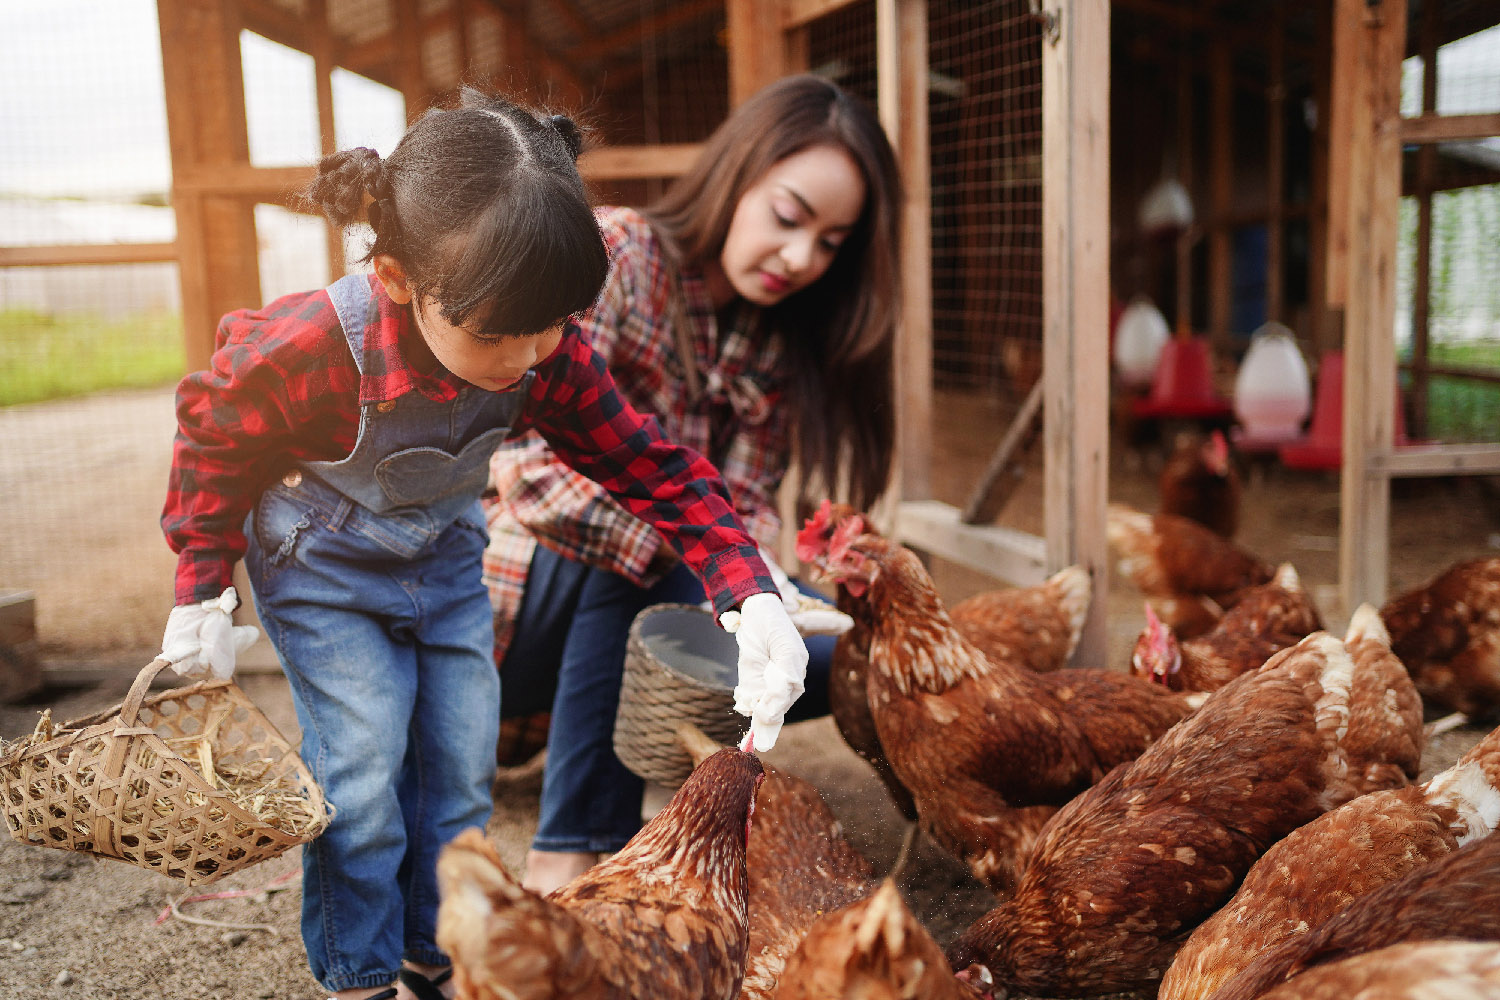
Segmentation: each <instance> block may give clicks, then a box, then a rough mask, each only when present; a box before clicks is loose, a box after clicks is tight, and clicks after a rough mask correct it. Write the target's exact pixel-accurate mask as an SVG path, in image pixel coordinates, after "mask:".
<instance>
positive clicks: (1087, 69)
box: [1042, 0, 1110, 664]
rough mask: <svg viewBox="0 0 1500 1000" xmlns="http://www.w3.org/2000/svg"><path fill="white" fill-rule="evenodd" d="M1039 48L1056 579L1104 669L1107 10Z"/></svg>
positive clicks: (1091, 659)
mask: <svg viewBox="0 0 1500 1000" xmlns="http://www.w3.org/2000/svg"><path fill="white" fill-rule="evenodd" d="M1054 23H1055V26H1056V28H1057V32H1056V33H1055V34H1052V35H1051V36H1050V37H1049V38H1046V39H1045V40H1044V41H1043V42H1042V178H1043V180H1042V331H1043V344H1042V347H1043V365H1042V377H1043V379H1044V380H1045V383H1046V404H1045V405H1046V411H1045V416H1044V418H1043V428H1044V429H1043V433H1044V435H1045V441H1046V451H1045V454H1046V476H1045V478H1046V485H1045V499H1044V507H1045V511H1046V525H1047V568H1048V569H1049V570H1056V569H1060V568H1061V567H1063V566H1066V565H1069V564H1074V563H1077V564H1080V565H1082V566H1083V567H1084V568H1085V569H1087V570H1088V571H1089V574H1090V576H1091V577H1092V579H1093V586H1094V600H1093V602H1092V604H1091V605H1090V608H1089V613H1088V618H1087V619H1086V620H1085V622H1084V627H1083V635H1082V637H1081V638H1080V640H1079V643H1078V649H1077V650H1076V651H1075V653H1074V660H1075V662H1078V663H1094V664H1098V663H1103V662H1104V661H1105V648H1106V636H1105V609H1106V607H1107V606H1108V603H1109V601H1108V586H1109V555H1108V544H1107V542H1106V537H1105V528H1104V508H1105V504H1106V501H1107V499H1108V497H1107V494H1108V483H1109V440H1108V406H1109V361H1108V358H1107V356H1106V355H1107V352H1106V351H1103V350H1101V349H1100V347H1099V345H1100V338H1101V337H1102V336H1103V334H1102V331H1104V330H1107V329H1108V328H1109V216H1110V211H1109V76H1110V72H1109V65H1110V58H1109V57H1110V50H1109V28H1110V5H1109V0H1060V2H1059V3H1058V6H1057V20H1056V21H1055V22H1054Z"/></svg>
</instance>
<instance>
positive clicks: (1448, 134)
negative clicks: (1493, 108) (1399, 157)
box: [1401, 112, 1500, 145]
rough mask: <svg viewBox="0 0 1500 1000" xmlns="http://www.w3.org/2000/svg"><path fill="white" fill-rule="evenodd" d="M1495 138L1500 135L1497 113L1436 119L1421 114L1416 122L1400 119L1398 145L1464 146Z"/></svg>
mask: <svg viewBox="0 0 1500 1000" xmlns="http://www.w3.org/2000/svg"><path fill="white" fill-rule="evenodd" d="M1497 135H1500V113H1493V114H1482V115H1439V114H1434V113H1431V112H1424V113H1423V114H1422V115H1421V116H1419V117H1417V118H1403V119H1401V141H1402V142H1404V143H1407V144H1408V145H1416V144H1419V143H1432V142H1467V141H1472V140H1477V139H1489V138H1491V137H1493V136H1497Z"/></svg>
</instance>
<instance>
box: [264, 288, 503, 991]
mask: <svg viewBox="0 0 1500 1000" xmlns="http://www.w3.org/2000/svg"><path fill="white" fill-rule="evenodd" d="M328 293H329V295H330V296H331V297H332V299H333V304H334V308H335V310H336V312H337V313H338V318H339V322H340V324H341V325H342V327H343V332H344V336H345V337H346V338H347V339H348V342H349V348H350V350H352V351H353V352H354V358H355V362H356V364H357V365H358V366H359V369H360V371H361V372H362V373H363V372H364V370H365V358H364V328H365V323H366V320H367V318H368V317H369V316H370V315H371V314H372V312H373V309H374V302H373V300H372V298H371V296H370V289H369V284H368V280H367V279H366V278H365V276H363V275H350V276H348V277H346V278H343V279H341V280H340V281H337V282H335V283H334V284H333V285H331V286H329V289H328ZM531 377H532V376H530V375H529V374H528V376H527V378H526V380H525V381H523V382H522V384H521V385H520V386H519V387H518V388H517V389H516V390H514V391H510V392H506V393H492V392H485V391H483V390H481V389H477V388H474V387H472V386H469V387H465V388H464V389H463V390H462V391H461V392H460V393H459V394H458V398H457V399H455V400H452V401H450V402H434V401H433V400H429V399H427V398H426V397H424V396H422V395H421V394H420V393H418V392H415V391H412V392H407V393H406V394H404V395H403V396H401V397H400V398H399V399H398V400H395V401H394V402H382V403H366V404H363V405H362V406H361V409H360V420H359V434H358V438H357V440H356V442H355V445H354V449H353V451H351V452H350V453H349V455H348V457H347V458H344V459H342V460H339V461H336V462H305V463H303V464H302V465H301V466H300V467H298V468H293V469H291V470H290V471H288V472H287V473H286V474H285V476H283V478H282V480H281V481H280V482H279V483H276V484H275V485H273V486H272V487H270V488H269V489H267V490H266V491H265V493H264V494H262V495H261V497H260V499H259V501H258V502H257V504H256V506H255V508H254V509H253V510H252V511H251V513H250V516H249V518H248V519H247V521H246V535H247V537H248V539H249V547H248V550H247V552H246V555H245V568H246V570H247V572H248V575H249V577H250V583H251V587H252V589H253V591H254V595H255V604H256V610H257V612H258V613H259V615H260V618H261V621H262V623H263V624H264V625H265V627H266V632H267V636H268V638H269V639H270V640H271V642H272V644H273V645H275V647H276V653H277V655H278V657H279V658H280V660H281V665H282V669H283V670H285V672H286V676H287V678H288V680H289V682H290V686H291V693H292V699H293V702H294V704H295V706H296V709H297V719H298V722H299V723H300V725H301V727H302V757H303V759H304V760H305V761H306V762H307V764H308V766H309V767H310V768H311V769H312V773H313V775H314V777H315V778H317V780H318V782H319V783H320V785H321V786H322V788H323V790H324V792H325V793H326V795H327V797H328V800H329V801H330V802H332V803H333V805H334V808H335V809H336V810H337V812H336V813H335V815H334V818H333V822H332V823H331V824H330V825H329V827H328V829H327V831H326V832H325V833H323V835H322V836H320V837H319V838H318V839H317V840H315V841H313V842H312V843H311V844H309V845H308V846H307V847H306V848H305V849H304V851H303V879H302V882H303V903H302V938H303V942H304V944H305V945H306V947H307V955H308V962H309V965H310V967H311V970H312V973H313V975H314V976H315V977H317V979H318V980H319V981H320V982H321V983H322V984H323V985H324V986H325V987H326V988H327V989H329V990H332V991H337V990H343V989H353V988H357V987H379V986H386V985H389V984H390V983H391V982H392V981H393V980H394V978H395V973H396V970H397V969H398V968H399V967H400V962H401V960H402V959H403V958H404V959H409V960H412V961H415V962H422V963H427V964H433V965H441V964H446V962H447V959H446V958H445V957H444V956H443V954H442V953H441V952H440V951H439V950H438V947H437V944H436V942H435V941H434V925H435V921H436V914H437V903H438V892H437V884H436V875H435V862H436V858H437V853H438V850H439V848H441V847H442V846H443V845H444V844H446V843H447V842H448V841H449V840H451V839H453V837H454V836H455V835H456V834H457V833H458V832H459V831H460V830H462V829H464V828H465V827H470V826H479V827H483V826H484V824H485V822H486V820H487V819H488V817H489V813H490V805H491V799H490V781H491V778H492V777H493V773H494V763H495V742H496V739H497V737H498V735H499V717H500V680H499V674H498V672H497V671H496V669H495V662H494V651H493V646H494V626H493V620H492V617H491V611H490V603H489V597H488V594H487V593H486V590H485V587H484V584H483V582H482V581H481V578H480V557H481V554H482V553H483V551H484V547H485V543H486V540H487V533H486V529H485V524H484V519H483V516H482V514H481V513H480V507H479V495H480V493H481V491H482V490H483V488H484V485H485V481H486V475H487V470H488V464H489V459H490V455H491V453H492V452H493V451H494V448H495V446H496V445H497V444H499V443H500V441H502V440H503V439H504V438H505V437H506V435H507V434H508V433H509V430H510V426H511V424H512V423H513V422H514V420H515V418H516V416H517V414H518V413H519V412H520V409H521V407H522V405H523V404H524V402H525V400H526V397H527V393H526V386H527V385H528V384H529V382H530V379H531Z"/></svg>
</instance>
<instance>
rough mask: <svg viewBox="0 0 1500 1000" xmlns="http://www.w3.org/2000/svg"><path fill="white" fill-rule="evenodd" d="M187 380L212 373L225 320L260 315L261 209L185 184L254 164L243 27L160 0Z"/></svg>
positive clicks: (189, 4)
mask: <svg viewBox="0 0 1500 1000" xmlns="http://www.w3.org/2000/svg"><path fill="white" fill-rule="evenodd" d="M157 18H158V20H159V22H160V36H161V55H162V83H163V86H164V90H165V94H166V108H167V136H168V144H169V147H170V149H171V155H172V208H173V210H174V214H175V216H176V219H177V248H178V280H179V282H180V283H181V287H182V327H183V343H184V346H185V348H186V353H187V368H188V371H197V370H199V369H202V368H206V367H208V359H209V356H210V355H211V354H212V353H213V347H214V332H215V330H216V329H217V328H218V323H219V318H220V317H221V316H223V315H224V314H225V313H227V312H230V311H231V310H234V309H239V308H244V307H247V306H258V305H260V304H261V302H260V271H259V265H258V248H257V246H256V240H255V215H254V211H253V209H254V203H253V201H252V200H251V199H249V198H246V197H243V196H236V195H210V194H203V193H200V192H195V191H190V190H187V189H185V188H184V187H182V186H181V184H180V183H179V182H180V180H181V178H182V177H183V176H184V175H191V174H194V173H201V172H202V171H204V170H213V169H215V168H225V167H244V166H247V165H248V164H249V162H250V137H249V131H248V129H247V128H246V125H245V90H244V76H243V71H242V69H241V65H240V39H239V22H238V21H237V20H236V19H235V17H234V11H233V8H232V7H231V5H230V4H228V3H225V2H223V0H158V3H157Z"/></svg>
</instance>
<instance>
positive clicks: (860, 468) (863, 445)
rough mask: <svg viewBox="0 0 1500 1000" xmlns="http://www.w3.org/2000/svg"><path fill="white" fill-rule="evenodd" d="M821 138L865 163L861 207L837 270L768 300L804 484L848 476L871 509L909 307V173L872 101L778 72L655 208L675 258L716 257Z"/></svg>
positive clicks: (691, 261) (836, 483) (891, 443)
mask: <svg viewBox="0 0 1500 1000" xmlns="http://www.w3.org/2000/svg"><path fill="white" fill-rule="evenodd" d="M822 145H829V146H834V147H837V148H839V149H842V150H844V151H845V152H847V153H848V154H849V156H850V157H851V158H852V159H853V160H854V162H855V163H856V164H857V165H858V166H859V169H860V172H861V173H862V174H863V175H864V180H865V189H866V195H865V207H864V212H863V213H862V214H861V216H860V218H859V221H858V222H857V223H856V225H855V227H854V229H853V230H852V231H851V232H850V233H849V235H848V237H847V238H846V239H845V240H844V242H843V245H842V246H841V247H840V248H839V252H838V254H837V255H836V256H835V257H834V260H833V264H832V265H831V266H830V267H829V269H828V271H827V272H826V273H825V274H824V275H823V276H822V277H821V278H820V279H819V280H818V281H816V282H814V283H813V284H812V285H810V286H809V287H807V288H806V289H803V290H802V291H800V292H798V293H796V294H795V295H792V296H790V297H788V298H787V299H786V300H785V301H784V302H781V303H779V304H777V305H775V306H772V307H770V308H768V309H767V310H766V318H767V320H768V322H769V325H770V327H771V328H772V329H775V330H777V331H779V332H780V334H781V335H782V337H783V338H784V341H785V345H786V351H787V353H788V356H789V358H790V361H791V364H790V370H791V379H792V382H791V388H790V393H791V404H792V406H793V409H794V412H795V414H796V416H795V418H794V427H795V434H796V443H797V448H796V452H797V465H798V470H799V472H800V473H801V481H802V483H804V484H808V483H812V482H818V481H821V483H822V484H824V486H825V488H826V489H827V490H829V491H834V492H839V487H840V484H841V483H847V489H848V500H849V502H850V503H852V504H854V505H855V506H856V507H859V508H861V509H864V508H868V507H869V506H870V505H871V504H873V503H874V502H875V500H876V499H877V498H878V497H879V496H880V494H881V493H883V492H884V491H885V488H886V485H887V483H888V482H889V480H890V475H891V467H892V463H893V453H894V450H895V387H894V375H893V372H892V363H893V356H894V351H895V334H896V318H897V316H898V315H899V313H900V308H901V307H900V268H899V267H898V265H897V261H898V260H899V232H900V217H901V210H900V209H901V197H902V195H901V179H900V174H899V172H898V170H897V168H896V159H895V155H894V154H893V153H892V151H891V146H890V143H889V142H888V141H887V139H886V136H885V133H884V131H882V130H881V127H880V122H879V120H878V119H877V118H876V117H875V114H874V112H873V111H872V110H871V109H870V108H869V106H868V105H866V104H864V103H863V102H861V101H859V100H858V99H857V98H855V97H853V96H851V95H850V94H849V93H847V92H846V91H844V90H843V89H842V88H840V87H839V86H838V85H837V84H834V83H832V82H830V81H828V80H825V79H823V78H822V77H818V76H813V75H811V74H800V75H797V76H790V77H786V78H785V79H782V80H779V81H777V82H776V83H773V84H771V85H770V86H768V87H766V88H765V89H763V90H761V91H759V92H758V93H757V94H755V95H754V96H753V97H751V98H750V99H749V100H747V101H746V102H745V103H744V104H742V105H740V106H739V107H738V108H737V109H735V111H734V112H733V113H732V114H730V116H729V117H728V118H727V119H725V121H724V122H723V124H721V125H720V126H719V128H718V129H716V130H715V131H714V133H713V135H711V136H709V138H708V140H707V141H706V142H705V143H704V148H703V152H702V154H701V155H700V156H699V157H698V159H697V161H696V162H695V163H694V165H693V167H692V168H691V169H690V170H689V171H688V172H687V173H685V174H683V175H682V176H681V177H679V178H678V179H677V180H676V181H675V182H674V183H673V184H672V186H671V187H670V188H668V189H667V191H666V193H665V194H663V195H662V197H661V198H660V199H659V200H658V201H657V202H656V203H655V204H653V205H651V206H650V207H649V208H647V209H646V216H647V217H648V218H649V219H650V220H651V223H652V225H653V226H654V227H655V229H656V231H657V233H658V234H659V235H660V236H661V237H662V238H663V241H664V243H665V244H666V245H667V247H668V252H669V253H672V254H673V255H674V256H676V258H677V263H679V264H684V265H689V266H701V265H702V264H704V263H705V262H708V261H711V260H714V259H716V258H717V257H718V254H719V252H720V250H721V249H722V248H723V246H724V240H725V238H726V236H727V235H728V232H729V223H730V220H731V219H732V218H733V216H734V211H735V207H736V206H737V205H738V204H739V201H740V198H741V196H743V195H744V193H745V191H746V190H747V189H748V188H749V187H751V186H752V185H753V184H755V183H756V182H757V181H759V180H760V178H761V177H762V176H764V175H765V173H766V171H767V170H769V169H770V168H771V167H772V166H773V165H774V164H776V163H778V162H780V161H781V160H784V159H786V158H787V157H788V156H792V155H794V154H796V153H800V152H801V151H803V150H805V149H809V148H812V147H814V146H822ZM845 477H847V478H845Z"/></svg>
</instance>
